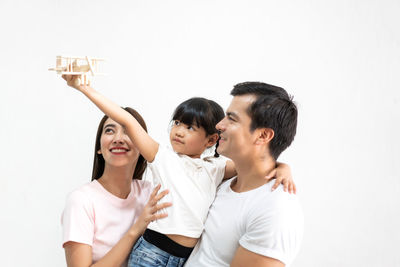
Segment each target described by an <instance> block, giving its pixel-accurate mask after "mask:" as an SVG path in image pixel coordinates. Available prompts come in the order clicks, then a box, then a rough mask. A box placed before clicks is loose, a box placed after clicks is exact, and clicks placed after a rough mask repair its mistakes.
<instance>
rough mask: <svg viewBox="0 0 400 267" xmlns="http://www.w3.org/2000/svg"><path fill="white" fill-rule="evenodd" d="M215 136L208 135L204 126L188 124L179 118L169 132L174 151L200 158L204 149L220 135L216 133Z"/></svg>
mask: <svg viewBox="0 0 400 267" xmlns="http://www.w3.org/2000/svg"><path fill="white" fill-rule="evenodd" d="M215 136H216V137H214V135H213V136H212V137H210V136H207V134H206V131H205V130H204V128H202V127H200V128H199V127H197V126H195V125H187V124H184V123H181V122H180V121H178V120H175V121H173V124H172V128H171V132H170V134H169V138H170V142H171V145H172V148H173V149H174V151H175V152H176V153H179V154H184V155H187V156H189V157H191V158H200V155H201V154H202V153H203V152H204V150H205V149H206V148H207V147H210V146H212V145H213V144H214V143H215V142H216V140H217V138H218V135H217V134H215Z"/></svg>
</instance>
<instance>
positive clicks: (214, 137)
mask: <svg viewBox="0 0 400 267" xmlns="http://www.w3.org/2000/svg"><path fill="white" fill-rule="evenodd" d="M218 138H219V135H218V134H217V133H215V134H212V135H209V136H208V142H207V148H209V147H212V146H213V145H215V143H217V141H218Z"/></svg>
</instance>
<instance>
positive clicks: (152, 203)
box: [133, 185, 172, 234]
mask: <svg viewBox="0 0 400 267" xmlns="http://www.w3.org/2000/svg"><path fill="white" fill-rule="evenodd" d="M160 187H161V185H157V186H156V187H155V188H154V190H153V193H151V195H150V199H149V201H148V202H147V204H146V206H145V207H144V209H143V211H142V214H140V216H139V218H138V219H137V220H136V223H135V224H134V225H133V227H134V228H135V230H136V231H139V232H140V234H142V233H143V232H144V231H145V230H146V228H147V226H148V225H149V223H150V222H152V221H155V220H158V219H162V218H165V217H167V216H168V214H167V213H157V211H159V210H161V209H164V208H167V207H170V206H172V203H171V202H165V203H161V204H157V203H158V201H159V200H160V199H162V198H163V197H164V196H165V195H166V194H168V193H169V191H168V189H167V190H164V191H162V192H161V193H159V194H157V193H158V190H160Z"/></svg>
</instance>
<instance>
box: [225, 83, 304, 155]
mask: <svg viewBox="0 0 400 267" xmlns="http://www.w3.org/2000/svg"><path fill="white" fill-rule="evenodd" d="M247 94H251V95H255V96H256V98H257V99H256V100H255V101H254V102H253V103H252V104H251V105H250V106H249V108H248V110H247V113H248V114H249V116H250V118H251V124H250V131H251V132H253V131H254V130H255V129H259V128H270V129H272V130H274V134H275V135H274V138H273V139H272V140H271V142H270V146H269V149H270V152H271V156H272V157H274V159H275V160H277V159H278V157H279V155H280V154H281V153H282V151H284V150H285V149H286V148H287V147H288V146H290V144H291V143H292V141H293V139H294V136H295V135H296V127H297V107H296V105H295V104H294V102H293V101H292V99H293V97H292V96H290V95H289V94H288V93H287V92H286V91H285V89H283V88H281V87H278V86H275V85H270V84H266V83H262V82H244V83H239V84H237V85H235V86H234V88H233V90H232V91H231V95H233V96H240V95H247Z"/></svg>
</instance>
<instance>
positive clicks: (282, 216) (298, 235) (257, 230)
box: [239, 207, 303, 264]
mask: <svg viewBox="0 0 400 267" xmlns="http://www.w3.org/2000/svg"><path fill="white" fill-rule="evenodd" d="M281 208H282V209H283V210H275V211H273V212H272V213H269V215H266V214H265V213H264V214H260V215H259V216H257V217H253V218H252V219H251V221H249V224H248V225H247V227H246V233H245V234H244V235H243V236H242V237H241V238H240V240H239V244H240V245H241V246H242V247H243V248H245V249H247V250H249V251H252V252H254V253H257V254H260V255H263V256H266V257H270V258H274V259H277V260H280V261H281V262H283V263H285V264H288V263H290V261H291V260H292V259H293V258H294V256H295V255H296V254H297V251H298V249H299V245H300V242H301V239H302V230H303V228H302V225H303V221H302V217H299V216H297V215H298V214H296V212H294V214H290V213H291V210H285V209H284V208H283V207H281ZM266 213H268V212H266Z"/></svg>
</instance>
